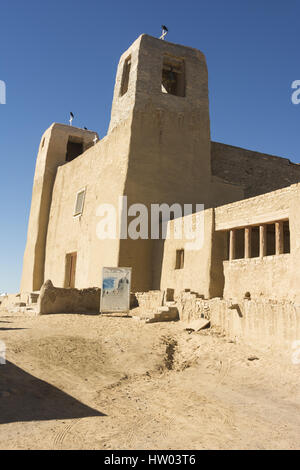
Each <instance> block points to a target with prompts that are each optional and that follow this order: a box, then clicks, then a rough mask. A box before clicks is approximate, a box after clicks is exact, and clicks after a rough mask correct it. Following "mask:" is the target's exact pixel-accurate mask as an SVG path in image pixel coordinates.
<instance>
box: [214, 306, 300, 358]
mask: <svg viewBox="0 0 300 470" xmlns="http://www.w3.org/2000/svg"><path fill="white" fill-rule="evenodd" d="M207 304H208V306H209V317H210V321H211V325H212V326H219V327H220V328H221V329H222V330H223V331H224V333H226V334H227V335H228V336H229V337H230V338H231V339H233V340H234V339H237V338H239V339H243V340H245V341H247V342H248V343H252V344H254V345H256V346H257V345H269V346H271V345H272V346H277V347H281V348H283V349H284V350H286V352H287V353H288V354H292V342H293V341H295V340H299V338H300V305H299V304H298V303H293V302H289V301H281V302H280V301H274V300H273V301H272V300H269V299H254V300H243V301H241V302H239V303H238V304H236V305H230V303H228V302H226V301H225V300H220V299H212V300H210V301H209V302H208V303H207Z"/></svg>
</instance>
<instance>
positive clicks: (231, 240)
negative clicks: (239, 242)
mask: <svg viewBox="0 0 300 470" xmlns="http://www.w3.org/2000/svg"><path fill="white" fill-rule="evenodd" d="M233 259H235V230H234V229H232V230H230V238H229V261H231V260H233Z"/></svg>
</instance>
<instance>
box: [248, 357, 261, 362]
mask: <svg viewBox="0 0 300 470" xmlns="http://www.w3.org/2000/svg"><path fill="white" fill-rule="evenodd" d="M248 361H259V357H256V356H250V357H248Z"/></svg>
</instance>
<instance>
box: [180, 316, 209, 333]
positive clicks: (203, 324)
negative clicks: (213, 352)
mask: <svg viewBox="0 0 300 470" xmlns="http://www.w3.org/2000/svg"><path fill="white" fill-rule="evenodd" d="M209 326H210V321H209V320H207V318H199V319H198V320H192V321H191V322H189V323H185V324H184V329H185V330H187V331H200V330H203V328H208V327H209Z"/></svg>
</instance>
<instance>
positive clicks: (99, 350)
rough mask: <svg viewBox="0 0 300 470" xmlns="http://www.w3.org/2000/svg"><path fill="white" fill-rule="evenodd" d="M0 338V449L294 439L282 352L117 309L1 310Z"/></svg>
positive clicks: (294, 414) (299, 429)
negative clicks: (0, 344) (114, 312)
mask: <svg viewBox="0 0 300 470" xmlns="http://www.w3.org/2000/svg"><path fill="white" fill-rule="evenodd" d="M0 340H2V341H5V343H6V347H7V352H6V358H7V362H6V364H5V365H0V449H114V450H115V449H299V448H300V445H299V437H300V413H299V412H300V387H299V385H300V380H299V376H300V365H294V364H292V361H291V357H290V352H288V353H287V354H286V355H285V356H280V355H279V354H278V353H276V351H272V350H270V349H256V350H254V349H253V348H251V347H249V346H247V345H244V344H242V343H234V342H230V341H229V340H228V339H227V338H226V337H224V336H223V335H221V334H220V333H218V331H216V330H205V331H202V332H199V333H192V334H189V333H188V332H186V331H184V330H183V329H182V325H181V324H180V323H179V322H178V323H159V324H148V325H147V324H144V323H143V322H141V321H137V320H134V319H131V318H122V317H121V316H92V315H70V314H69V315H47V316H42V317H33V316H25V315H23V314H9V313H5V312H0ZM254 356H255V357H256V358H257V359H255V360H249V358H250V359H253V357H254Z"/></svg>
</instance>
